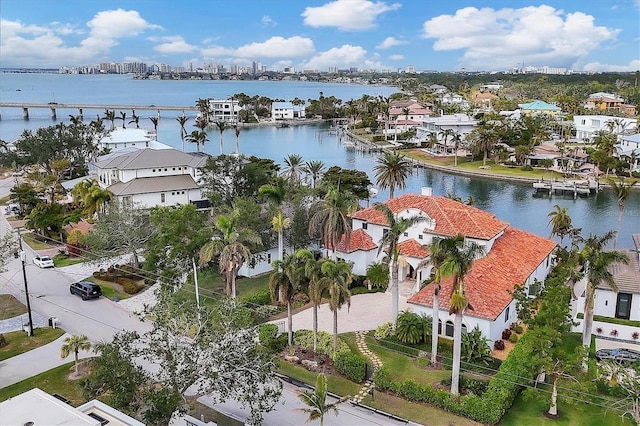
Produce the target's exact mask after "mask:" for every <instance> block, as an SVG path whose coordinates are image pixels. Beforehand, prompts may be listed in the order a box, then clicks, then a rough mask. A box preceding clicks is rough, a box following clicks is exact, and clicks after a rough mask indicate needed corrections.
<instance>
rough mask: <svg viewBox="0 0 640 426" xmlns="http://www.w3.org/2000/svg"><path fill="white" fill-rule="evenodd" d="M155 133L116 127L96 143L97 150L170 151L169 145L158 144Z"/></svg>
mask: <svg viewBox="0 0 640 426" xmlns="http://www.w3.org/2000/svg"><path fill="white" fill-rule="evenodd" d="M156 136H157V135H156V133H155V131H150V130H147V129H140V128H128V129H123V128H122V127H116V128H115V129H113V130H111V131H110V132H108V133H107V134H106V135H105V136H104V137H103V138H101V139H100V140H99V141H98V149H99V150H101V151H106V152H113V151H117V150H120V149H124V148H137V149H144V148H153V149H171V147H170V146H169V145H166V144H163V143H162V142H158V140H157V139H156Z"/></svg>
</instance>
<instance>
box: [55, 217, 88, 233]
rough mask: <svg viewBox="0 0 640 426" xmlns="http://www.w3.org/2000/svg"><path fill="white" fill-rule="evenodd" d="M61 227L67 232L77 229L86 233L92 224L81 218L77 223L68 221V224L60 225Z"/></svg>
mask: <svg viewBox="0 0 640 426" xmlns="http://www.w3.org/2000/svg"><path fill="white" fill-rule="evenodd" d="M62 229H64V230H65V231H66V232H67V234H68V233H70V232H71V231H73V230H74V229H79V230H80V232H82V233H83V234H88V233H89V231H91V230H92V229H93V224H91V223H89V222H87V221H86V220H84V219H82V220H81V221H80V222H78V223H70V224H68V225H65V226H63V227H62Z"/></svg>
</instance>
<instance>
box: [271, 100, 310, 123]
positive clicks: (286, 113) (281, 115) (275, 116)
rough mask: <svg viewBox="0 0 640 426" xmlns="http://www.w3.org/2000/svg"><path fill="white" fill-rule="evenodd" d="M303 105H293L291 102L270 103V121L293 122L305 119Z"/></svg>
mask: <svg viewBox="0 0 640 426" xmlns="http://www.w3.org/2000/svg"><path fill="white" fill-rule="evenodd" d="M305 117H306V115H305V107H304V105H294V104H293V103H292V102H272V103H271V119H272V120H273V121H278V120H294V119H296V118H305Z"/></svg>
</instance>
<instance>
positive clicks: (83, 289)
mask: <svg viewBox="0 0 640 426" xmlns="http://www.w3.org/2000/svg"><path fill="white" fill-rule="evenodd" d="M69 291H70V292H71V294H76V295H78V296H80V297H82V300H87V299H97V298H98V297H100V296H102V289H101V288H100V286H99V285H98V284H94V283H92V282H89V281H79V282H77V283H73V284H71V286H70V287H69Z"/></svg>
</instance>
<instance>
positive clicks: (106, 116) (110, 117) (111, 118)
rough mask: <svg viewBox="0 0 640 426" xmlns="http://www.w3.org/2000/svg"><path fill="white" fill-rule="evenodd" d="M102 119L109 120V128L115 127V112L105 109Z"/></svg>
mask: <svg viewBox="0 0 640 426" xmlns="http://www.w3.org/2000/svg"><path fill="white" fill-rule="evenodd" d="M104 119H105V120H107V121H110V122H111V125H110V126H109V130H111V131H113V130H114V129H115V128H116V125H115V121H116V112H115V111H114V110H112V109H105V110H104Z"/></svg>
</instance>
